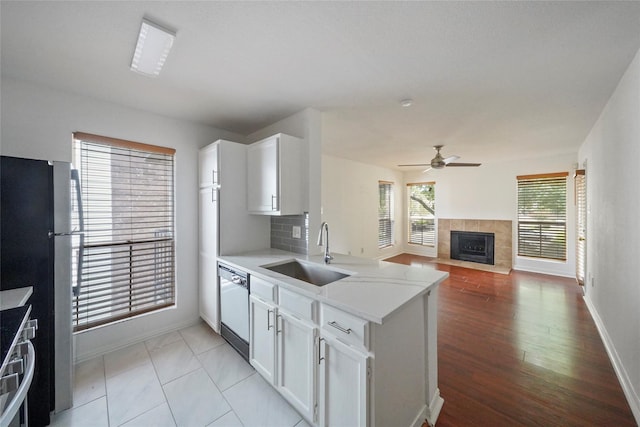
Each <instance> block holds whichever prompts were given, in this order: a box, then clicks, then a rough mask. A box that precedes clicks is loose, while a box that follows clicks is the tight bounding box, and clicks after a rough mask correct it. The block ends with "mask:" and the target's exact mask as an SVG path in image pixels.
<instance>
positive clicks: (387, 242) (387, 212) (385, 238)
mask: <svg viewBox="0 0 640 427" xmlns="http://www.w3.org/2000/svg"><path fill="white" fill-rule="evenodd" d="M392 185H393V183H391V182H384V181H380V182H378V192H379V206H378V248H385V247H387V246H391V245H392V244H393V218H392V209H393V197H392V196H393V192H392Z"/></svg>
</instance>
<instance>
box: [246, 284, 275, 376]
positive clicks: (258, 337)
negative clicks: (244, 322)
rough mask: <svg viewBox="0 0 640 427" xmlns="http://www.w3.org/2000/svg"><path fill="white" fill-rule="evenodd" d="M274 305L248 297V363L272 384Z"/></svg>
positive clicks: (273, 366) (273, 371) (273, 368)
mask: <svg viewBox="0 0 640 427" xmlns="http://www.w3.org/2000/svg"><path fill="white" fill-rule="evenodd" d="M275 320H276V308H275V305H273V304H271V303H269V302H266V301H263V300H261V299H259V298H256V297H255V296H253V295H251V296H250V297H249V322H250V323H249V362H250V363H251V366H253V367H254V368H255V370H256V371H258V372H259V373H260V374H261V375H262V376H263V377H264V378H265V379H266V380H267V381H269V382H270V383H272V384H274V380H275V371H276V348H275V344H276V340H275V332H276V329H275V325H274V324H275Z"/></svg>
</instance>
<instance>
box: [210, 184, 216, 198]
mask: <svg viewBox="0 0 640 427" xmlns="http://www.w3.org/2000/svg"><path fill="white" fill-rule="evenodd" d="M211 201H212V202H215V201H216V189H215V187H214V188H211Z"/></svg>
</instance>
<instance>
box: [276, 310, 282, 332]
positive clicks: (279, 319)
mask: <svg viewBox="0 0 640 427" xmlns="http://www.w3.org/2000/svg"><path fill="white" fill-rule="evenodd" d="M278 328H279V329H278ZM280 333H282V315H280V314H278V315H277V316H276V334H280Z"/></svg>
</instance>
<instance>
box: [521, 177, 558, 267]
mask: <svg viewBox="0 0 640 427" xmlns="http://www.w3.org/2000/svg"><path fill="white" fill-rule="evenodd" d="M568 176H569V173H568V172H554V173H544V174H535V175H519V176H517V177H516V181H517V221H518V228H517V231H516V237H517V242H518V252H517V253H518V256H520V257H527V258H536V259H543V260H550V261H560V262H566V261H567V250H568V245H567V237H568V236H567V223H568V217H567V215H568V206H567V196H568V190H567V185H568V180H567V177H568ZM554 195H561V196H562V200H561V203H559V202H558V201H554V200H553V199H550V197H549V196H554ZM545 196H546V199H547V200H546V205H544V206H542V202H545V200H544V198H545ZM536 204H538V205H541V206H540V207H539V208H537V209H534V208H535V205H536Z"/></svg>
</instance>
